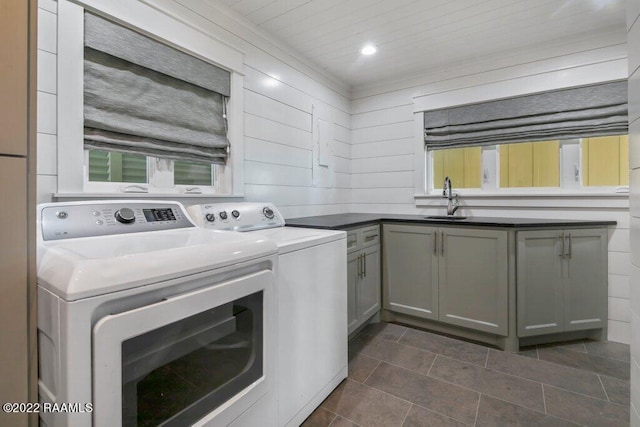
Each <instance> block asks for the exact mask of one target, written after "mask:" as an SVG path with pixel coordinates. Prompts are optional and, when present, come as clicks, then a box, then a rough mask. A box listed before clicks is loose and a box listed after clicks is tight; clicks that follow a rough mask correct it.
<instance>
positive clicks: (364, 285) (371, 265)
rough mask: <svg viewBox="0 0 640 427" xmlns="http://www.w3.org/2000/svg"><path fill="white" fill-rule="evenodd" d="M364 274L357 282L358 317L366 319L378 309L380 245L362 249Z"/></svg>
mask: <svg viewBox="0 0 640 427" xmlns="http://www.w3.org/2000/svg"><path fill="white" fill-rule="evenodd" d="M362 254H363V256H364V260H363V264H364V265H363V267H364V275H363V277H362V279H360V282H358V317H359V318H360V319H361V320H367V319H369V318H370V317H371V316H373V315H374V314H376V313H377V312H378V311H380V290H381V289H380V246H372V247H370V248H367V249H365V250H363V251H362Z"/></svg>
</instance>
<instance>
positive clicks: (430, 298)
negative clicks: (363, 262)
mask: <svg viewBox="0 0 640 427" xmlns="http://www.w3.org/2000/svg"><path fill="white" fill-rule="evenodd" d="M436 233H437V229H436V228H434V227H429V226H424V225H404V224H384V225H383V242H384V244H383V251H384V253H383V262H384V264H383V269H382V271H383V279H382V282H383V301H384V308H385V309H386V310H390V311H393V312H396V313H404V314H409V315H412V316H416V317H421V318H424V319H432V320H438V268H437V262H438V255H437V248H436V243H437V242H436Z"/></svg>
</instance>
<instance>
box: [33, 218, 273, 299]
mask: <svg viewBox="0 0 640 427" xmlns="http://www.w3.org/2000/svg"><path fill="white" fill-rule="evenodd" d="M38 252H39V253H38V283H39V284H40V285H41V286H43V287H45V288H46V289H49V290H50V291H52V292H53V293H55V294H56V295H58V296H60V297H61V298H63V299H65V300H67V301H75V300H78V299H82V298H89V297H93V296H97V295H102V294H106V293H111V292H116V291H120V290H124V289H131V288H135V287H138V286H143V285H147V284H151V283H157V282H160V281H164V280H168V279H174V278H177V277H182V276H187V275H190V274H194V273H198V272H202V271H207V270H213V269H217V268H221V267H225V266H229V265H234V264H237V263H240V262H244V261H248V260H251V259H256V258H261V257H264V256H268V255H272V254H275V253H276V252H277V248H276V246H275V244H274V243H273V242H271V241H269V240H267V239H265V238H263V237H262V236H259V235H257V234H255V235H251V234H247V233H235V232H227V231H213V230H204V229H201V228H190V229H181V230H167V231H155V232H145V233H133V234H127V235H114V236H100V237H84V238H77V239H69V240H60V241H53V242H44V243H41V244H40V246H39V248H38Z"/></svg>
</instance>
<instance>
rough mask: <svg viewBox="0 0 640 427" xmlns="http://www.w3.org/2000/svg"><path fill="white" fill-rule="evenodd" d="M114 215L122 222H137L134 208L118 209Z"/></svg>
mask: <svg viewBox="0 0 640 427" xmlns="http://www.w3.org/2000/svg"><path fill="white" fill-rule="evenodd" d="M114 216H115V217H116V221H118V222H120V223H122V224H131V223H133V222H136V214H135V212H133V209H129V208H122V209H118V210H117V211H116V214H115V215H114Z"/></svg>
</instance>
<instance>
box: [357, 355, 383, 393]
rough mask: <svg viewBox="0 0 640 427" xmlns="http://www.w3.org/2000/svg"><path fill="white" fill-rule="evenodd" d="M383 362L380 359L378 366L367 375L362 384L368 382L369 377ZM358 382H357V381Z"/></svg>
mask: <svg viewBox="0 0 640 427" xmlns="http://www.w3.org/2000/svg"><path fill="white" fill-rule="evenodd" d="M374 360H375V359H374ZM381 363H382V360H378V364H377V365H376V367H375V368H373V369H372V370H371V372H370V373H369V375H367V378H365V379H364V381H362V384H364V383H366V382H367V380H368V379H369V377H370V376H371V375H373V373H374V372H375V371H376V369H378V366H380V364H381ZM356 382H357V381H356ZM367 385H368V384H367ZM369 387H371V386H369ZM373 388H375V387H373Z"/></svg>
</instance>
